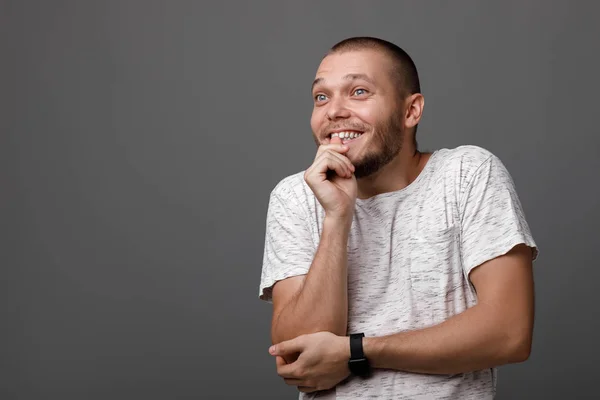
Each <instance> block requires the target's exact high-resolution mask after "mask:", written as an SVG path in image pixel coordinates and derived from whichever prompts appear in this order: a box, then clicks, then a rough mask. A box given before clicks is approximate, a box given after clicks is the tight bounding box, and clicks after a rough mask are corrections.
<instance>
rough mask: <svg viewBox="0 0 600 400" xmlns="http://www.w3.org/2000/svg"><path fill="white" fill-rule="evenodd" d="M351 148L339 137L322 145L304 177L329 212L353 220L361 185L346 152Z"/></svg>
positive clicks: (330, 215)
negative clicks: (358, 183)
mask: <svg viewBox="0 0 600 400" xmlns="http://www.w3.org/2000/svg"><path fill="white" fill-rule="evenodd" d="M347 151H348V147H347V146H344V145H343V144H342V140H341V139H340V138H339V137H334V138H332V139H331V141H330V142H329V143H326V144H323V145H321V146H319V149H318V150H317V155H316V156H315V160H314V162H313V164H312V165H311V166H310V167H309V168H308V169H307V170H306V172H305V173H304V180H305V181H306V183H307V184H308V186H309V187H310V189H311V190H312V191H313V193H314V194H315V196H316V197H317V200H319V203H321V206H323V209H324V210H325V215H326V216H329V217H333V218H341V219H350V220H352V215H353V213H354V204H355V202H356V195H357V185H356V177H355V176H354V166H353V165H352V163H351V162H350V160H349V159H348V157H346V156H345V155H344V154H345V153H346V152H347ZM330 171H331V172H333V173H331V172H330ZM328 172H329V174H328Z"/></svg>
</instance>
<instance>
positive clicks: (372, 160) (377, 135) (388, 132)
mask: <svg viewBox="0 0 600 400" xmlns="http://www.w3.org/2000/svg"><path fill="white" fill-rule="evenodd" d="M371 141H372V147H375V148H376V149H374V150H373V151H372V152H370V153H367V154H365V155H364V157H363V158H362V159H361V160H358V161H356V162H355V163H353V164H354V168H355V171H354V176H356V179H360V178H366V177H368V176H371V175H373V174H374V173H376V172H377V171H379V170H380V169H381V168H383V167H385V166H386V165H387V164H389V163H390V162H391V161H392V160H393V159H394V158H395V157H396V156H397V155H398V153H400V150H402V143H403V141H404V130H403V129H402V123H401V121H400V118H399V117H396V116H395V115H394V116H392V117H391V118H390V119H389V120H388V121H386V122H384V123H381V124H378V125H377V126H375V129H373V137H372V139H371ZM370 147H371V146H370Z"/></svg>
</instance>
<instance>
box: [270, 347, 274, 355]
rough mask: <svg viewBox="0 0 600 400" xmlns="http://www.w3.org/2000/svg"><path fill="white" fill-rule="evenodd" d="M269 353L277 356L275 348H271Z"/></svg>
mask: <svg viewBox="0 0 600 400" xmlns="http://www.w3.org/2000/svg"><path fill="white" fill-rule="evenodd" d="M269 353H271V354H275V346H271V347H269Z"/></svg>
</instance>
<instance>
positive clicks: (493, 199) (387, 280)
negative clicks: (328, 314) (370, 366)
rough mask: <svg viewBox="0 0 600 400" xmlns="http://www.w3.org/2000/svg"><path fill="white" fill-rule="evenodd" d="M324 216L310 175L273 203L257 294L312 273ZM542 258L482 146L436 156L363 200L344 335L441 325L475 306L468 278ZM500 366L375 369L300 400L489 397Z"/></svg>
mask: <svg viewBox="0 0 600 400" xmlns="http://www.w3.org/2000/svg"><path fill="white" fill-rule="evenodd" d="M324 217H325V213H324V210H323V208H322V207H321V205H320V203H319V202H318V200H317V199H316V197H315V196H314V194H313V193H312V191H311V190H310V188H309V187H308V185H307V184H306V182H305V181H304V172H300V173H297V174H295V175H291V176H288V177H286V178H285V179H283V180H282V181H281V182H279V184H278V185H277V186H276V187H275V188H274V189H273V191H272V192H271V195H270V201H269V208H268V212H267V223H266V239H265V248H264V259H263V266H262V275H261V281H260V288H259V296H260V298H261V299H263V300H266V301H269V302H271V301H272V298H271V294H272V288H273V285H274V284H275V283H276V282H277V281H279V280H282V279H285V278H289V277H292V276H297V275H304V274H306V273H307V272H308V270H309V268H310V266H311V263H312V261H313V258H314V255H315V253H316V251H317V247H318V245H319V238H320V236H321V229H322V224H323V219H324ZM520 243H525V244H526V245H528V246H531V247H532V248H533V249H534V251H533V254H534V255H533V258H534V259H535V258H536V257H537V254H538V250H537V247H536V244H535V242H534V240H533V238H532V235H531V232H530V229H529V226H528V224H527V222H526V220H525V215H524V213H523V209H522V207H521V204H520V201H519V198H518V196H517V193H516V190H515V186H514V183H513V180H512V178H511V177H510V175H509V173H508V171H507V170H506V168H505V166H504V165H503V164H502V162H501V161H500V160H499V159H498V158H497V157H496V156H495V155H493V154H492V153H490V152H489V151H487V150H485V149H482V148H480V147H477V146H460V147H457V148H454V149H440V150H437V151H435V152H434V153H433V154H432V155H431V157H430V159H429V160H428V162H427V164H426V165H425V167H424V169H423V170H422V171H421V173H420V174H419V175H418V177H417V178H416V179H415V180H414V181H413V182H412V183H411V184H410V185H408V186H407V187H405V188H403V189H401V190H397V191H393V192H388V193H383V194H379V195H377V196H374V197H371V198H368V199H357V200H356V205H355V209H354V218H353V221H352V227H351V231H350V235H349V239H348V333H355V332H356V333H358V332H364V334H365V336H384V335H391V334H394V333H398V332H402V331H408V330H415V329H422V328H425V327H428V326H432V325H436V324H439V323H441V322H443V321H444V320H446V319H448V318H450V317H452V316H453V315H456V314H458V313H461V312H463V311H465V310H466V309H467V308H469V307H472V306H473V305H475V304H476V303H477V296H476V294H475V290H474V287H473V285H472V284H471V283H470V281H469V273H470V272H471V270H472V269H473V268H475V267H477V266H478V265H481V264H482V263H484V262H486V261H488V260H490V259H492V258H495V257H498V256H500V255H503V254H505V253H507V252H508V251H509V250H510V249H512V248H513V247H514V246H515V245H517V244H520ZM496 379H497V371H496V369H495V368H491V369H485V370H482V371H476V372H469V373H463V374H456V375H433V374H417V373H408V372H403V371H395V370H384V369H375V370H374V373H373V375H372V377H370V378H368V379H361V378H358V377H350V378H349V379H348V380H347V381H344V382H343V383H341V384H339V385H338V386H336V387H335V388H333V389H332V390H329V391H323V392H317V393H313V394H304V393H300V395H299V398H300V399H312V398H324V399H367V398H369V399H411V400H415V399H478V400H481V399H491V398H493V397H494V394H495V391H496Z"/></svg>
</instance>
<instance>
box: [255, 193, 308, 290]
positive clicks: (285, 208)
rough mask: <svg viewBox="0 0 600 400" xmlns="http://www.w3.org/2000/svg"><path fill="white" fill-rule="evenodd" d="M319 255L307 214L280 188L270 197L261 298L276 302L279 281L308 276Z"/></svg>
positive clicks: (290, 195) (292, 197) (291, 196)
mask: <svg viewBox="0 0 600 400" xmlns="http://www.w3.org/2000/svg"><path fill="white" fill-rule="evenodd" d="M314 253H315V245H314V243H313V240H312V235H311V229H310V226H309V225H308V221H307V219H306V211H305V210H303V209H302V208H301V207H300V202H299V201H298V199H297V198H296V197H295V196H294V195H293V193H292V192H287V191H285V190H283V189H282V186H281V185H278V187H276V188H275V189H274V190H273V191H272V192H271V195H270V199H269V208H268V211H267V223H266V234H265V248H264V255H263V265H262V274H261V280H260V288H259V298H260V299H261V300H265V301H268V302H272V291H273V285H275V283H276V282H277V281H280V280H282V279H286V278H289V277H292V276H298V275H305V274H307V273H308V270H309V268H310V265H311V264H312V261H313V257H314Z"/></svg>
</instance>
